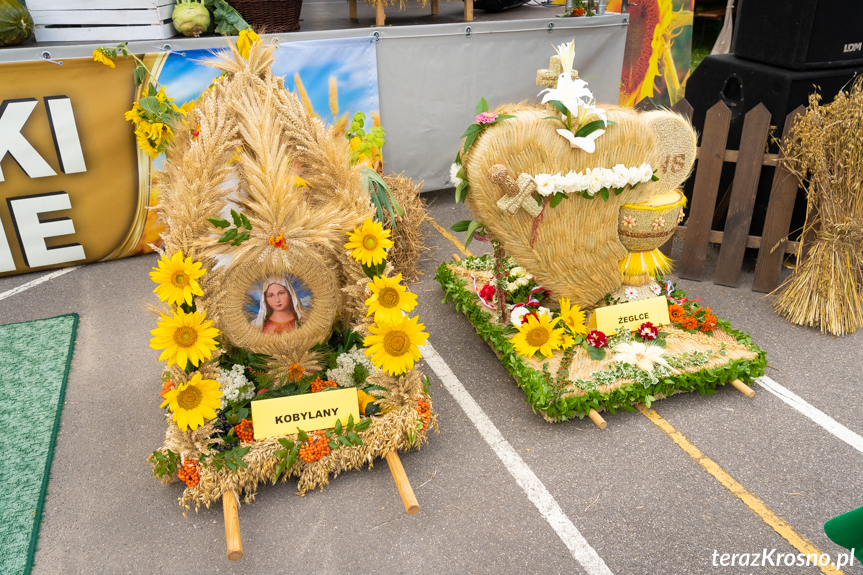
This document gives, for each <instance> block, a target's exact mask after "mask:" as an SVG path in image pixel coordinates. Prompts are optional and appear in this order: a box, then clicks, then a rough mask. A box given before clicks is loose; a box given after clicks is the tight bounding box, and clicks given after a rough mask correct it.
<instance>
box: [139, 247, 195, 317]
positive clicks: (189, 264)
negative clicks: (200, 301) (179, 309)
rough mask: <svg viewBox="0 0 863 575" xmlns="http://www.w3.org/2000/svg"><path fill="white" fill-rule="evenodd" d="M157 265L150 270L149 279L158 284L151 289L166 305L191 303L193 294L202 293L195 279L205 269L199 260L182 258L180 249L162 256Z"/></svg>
mask: <svg viewBox="0 0 863 575" xmlns="http://www.w3.org/2000/svg"><path fill="white" fill-rule="evenodd" d="M158 265H159V267H157V268H153V271H151V272H150V279H151V280H153V281H154V282H156V283H157V284H159V285H158V286H156V289H154V290H153V293H155V294H156V295H157V296H159V299H160V300H162V301H164V302H167V303H168V305H174V304H177V305H179V304H180V303H181V302H186V303H187V304H188V305H192V296H193V295H200V296H202V295H204V292H203V291H201V286H199V285H198V282H196V281H195V280H197V279H198V278H199V277H201V276H202V275H204V273H205V272H206V271H207V270H206V269H201V263H200V262H193V261H192V258H186V259H185V260H184V259H183V251H182V250H180V251H178V252H177V253H175V254H174V255H173V256H171V259H167V258H166V257H164V256H162V259H161V260H159V262H158Z"/></svg>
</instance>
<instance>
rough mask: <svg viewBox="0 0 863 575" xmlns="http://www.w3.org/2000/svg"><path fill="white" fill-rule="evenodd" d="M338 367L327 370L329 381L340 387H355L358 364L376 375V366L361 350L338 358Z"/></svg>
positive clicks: (357, 349) (353, 350) (354, 349)
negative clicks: (355, 371)
mask: <svg viewBox="0 0 863 575" xmlns="http://www.w3.org/2000/svg"><path fill="white" fill-rule="evenodd" d="M336 364H337V365H338V367H336V368H333V369H328V370H327V379H329V380H330V381H334V382H335V383H336V385H338V386H339V387H354V386H355V385H356V383H355V382H354V370H355V369H356V367H357V364H359V365H362V366H363V367H365V368H366V369H367V370H368V372H369V373H374V371H375V366H374V364H373V363H372V362H371V360H369V358H368V357H366V355H365V354H364V353H363V350H362V349H360V348H356V347H355V348H353V349H352V350H350V351H348V352H346V353H343V354H342V355H340V356H338V357H337V358H336Z"/></svg>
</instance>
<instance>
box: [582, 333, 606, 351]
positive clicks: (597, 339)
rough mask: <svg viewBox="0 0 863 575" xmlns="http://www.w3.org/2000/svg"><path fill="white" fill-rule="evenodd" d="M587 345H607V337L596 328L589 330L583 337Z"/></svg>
mask: <svg viewBox="0 0 863 575" xmlns="http://www.w3.org/2000/svg"><path fill="white" fill-rule="evenodd" d="M585 340H586V341H587V345H590V346H592V347H605V346H606V345H608V338H607V337H606V336H605V334H604V333H602V332H601V331H599V330H598V329H594V330H591V331H590V333H589V334H587V337H586V338H585Z"/></svg>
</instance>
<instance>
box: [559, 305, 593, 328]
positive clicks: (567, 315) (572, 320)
mask: <svg viewBox="0 0 863 575" xmlns="http://www.w3.org/2000/svg"><path fill="white" fill-rule="evenodd" d="M558 301H559V302H560V320H561V321H562V322H563V324H564V325H565V326H566V327H568V328H569V331H571V332H572V333H573V334H575V335H587V326H586V325H585V323H584V322H585V319H587V316H586V315H585V313H584V311H582V309H581V307H579V305H578V304H575V305H573V306H571V305H570V304H569V298H568V297H562V298H560V300H558Z"/></svg>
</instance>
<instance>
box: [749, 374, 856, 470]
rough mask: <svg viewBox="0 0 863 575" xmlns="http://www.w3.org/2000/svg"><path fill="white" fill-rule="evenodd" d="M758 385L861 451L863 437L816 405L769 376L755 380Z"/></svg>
mask: <svg viewBox="0 0 863 575" xmlns="http://www.w3.org/2000/svg"><path fill="white" fill-rule="evenodd" d="M755 382H756V383H758V385H760V386H761V387H763V388H764V389H766V390H767V391H769V392H770V393H772V394H773V395H775V396H776V397H778V398H779V399H781V400H782V401H784V402H785V403H787V404H788V405H790V406H791V407H793V408H794V409H796V410H797V411H799V412H800V413H802V414H803V415H805V416H806V417H808V418H809V419H811V420H812V421H814V422H815V423H817V424H818V425H820V426H821V427H823V428H824V429H826V430H827V431H829V432H830V433H832V434H833V435H835V436H836V437H838V438H839V439H841V440H842V441H844V442H845V443H847V444H848V445H850V446H851V447H853V448H854V449H856V450H857V451H859V452H861V453H863V437H861V436H860V435H859V434H857V433H854V432H853V431H851V430H850V429H848V428H847V427H845V426H844V425H842V424H841V423H839V422H838V421H836V420H835V419H833V418H832V417H830V416H829V415H827V414H826V413H824V412H823V411H821V410H820V409H818V408H817V407H815V406H813V405H811V404H809V403H807V402H806V401H804V400H803V398H801V397H800V396H798V395H796V394H794V393H792V392H791V391H789V390H788V389H785V388H784V387H782V386H781V385H779V384H778V383H776V382H775V381H773V380H772V379H770V378H769V377H767V376H766V375H765V376H762V377H759V378H758V379H756V380H755Z"/></svg>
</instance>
